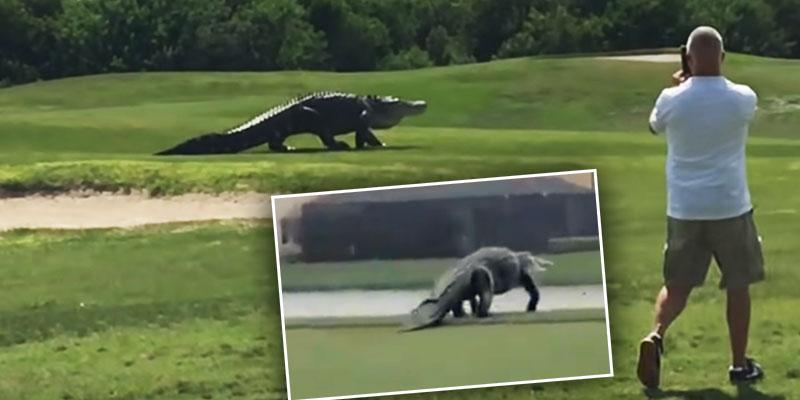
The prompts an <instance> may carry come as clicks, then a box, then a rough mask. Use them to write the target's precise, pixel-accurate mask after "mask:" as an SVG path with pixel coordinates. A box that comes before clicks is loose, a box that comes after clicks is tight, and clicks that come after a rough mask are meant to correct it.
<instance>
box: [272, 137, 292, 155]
mask: <svg viewBox="0 0 800 400" xmlns="http://www.w3.org/2000/svg"><path fill="white" fill-rule="evenodd" d="M284 140H285V138H284V137H283V136H282V135H275V139H272V140H270V142H269V149H270V150H272V151H276V152H279V153H284V152H287V151H292V150H294V147H291V146H287V145H285V144H283V141H284Z"/></svg>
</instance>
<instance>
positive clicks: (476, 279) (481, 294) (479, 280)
mask: <svg viewBox="0 0 800 400" xmlns="http://www.w3.org/2000/svg"><path fill="white" fill-rule="evenodd" d="M472 288H473V289H474V290H475V292H476V293H477V294H478V318H485V317H488V316H489V307H491V306H492V296H493V295H494V288H492V278H491V276H489V272H487V271H485V270H477V271H475V272H474V273H473V274H472Z"/></svg>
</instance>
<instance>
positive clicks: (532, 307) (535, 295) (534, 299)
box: [521, 274, 539, 312]
mask: <svg viewBox="0 0 800 400" xmlns="http://www.w3.org/2000/svg"><path fill="white" fill-rule="evenodd" d="M521 281H522V287H524V288H525V290H526V291H527V292H528V295H529V296H530V300H529V301H528V307H527V310H528V311H530V312H533V311H536V306H537V305H538V304H539V289H538V288H537V287H536V282H534V281H533V277H531V276H530V275H528V274H522V279H521Z"/></svg>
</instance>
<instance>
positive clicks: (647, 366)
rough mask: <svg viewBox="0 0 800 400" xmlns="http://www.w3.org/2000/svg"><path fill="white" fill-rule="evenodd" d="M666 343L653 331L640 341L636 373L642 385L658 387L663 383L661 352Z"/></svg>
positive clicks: (651, 387) (649, 387)
mask: <svg viewBox="0 0 800 400" xmlns="http://www.w3.org/2000/svg"><path fill="white" fill-rule="evenodd" d="M663 352H664V345H663V342H662V340H661V336H659V335H658V334H657V333H655V332H653V333H651V334H649V335H647V336H645V338H644V339H642V341H641V342H639V364H638V366H637V367H636V374H637V376H638V377H639V381H640V382H642V385H644V386H646V387H647V388H648V389H656V388H658V385H659V384H660V383H661V353H663Z"/></svg>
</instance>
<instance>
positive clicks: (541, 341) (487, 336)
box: [286, 322, 609, 398]
mask: <svg viewBox="0 0 800 400" xmlns="http://www.w3.org/2000/svg"><path fill="white" fill-rule="evenodd" d="M286 340H287V345H288V354H289V377H290V379H291V389H292V396H293V398H308V397H320V396H333V395H349V394H358V393H374V392H385V391H395V390H409V389H423V388H434V387H445V386H460V385H468V384H486V383H497V382H508V381H522V380H531V379H546V378H555V377H563V376H578V375H594V374H605V373H609V365H608V342H607V339H606V333H605V323H604V322H573V323H547V324H513V325H486V326H478V325H471V326H450V327H440V328H436V329H427V330H421V331H417V332H412V333H404V334H399V333H397V331H396V329H393V328H382V327H368V328H365V327H361V328H343V329H328V330H321V329H289V330H287V332H286ZM333 371H342V373H331V372H333ZM345 371H346V372H345ZM345 376H346V379H344V377H345Z"/></svg>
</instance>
